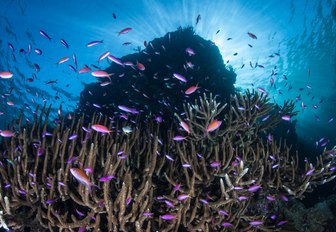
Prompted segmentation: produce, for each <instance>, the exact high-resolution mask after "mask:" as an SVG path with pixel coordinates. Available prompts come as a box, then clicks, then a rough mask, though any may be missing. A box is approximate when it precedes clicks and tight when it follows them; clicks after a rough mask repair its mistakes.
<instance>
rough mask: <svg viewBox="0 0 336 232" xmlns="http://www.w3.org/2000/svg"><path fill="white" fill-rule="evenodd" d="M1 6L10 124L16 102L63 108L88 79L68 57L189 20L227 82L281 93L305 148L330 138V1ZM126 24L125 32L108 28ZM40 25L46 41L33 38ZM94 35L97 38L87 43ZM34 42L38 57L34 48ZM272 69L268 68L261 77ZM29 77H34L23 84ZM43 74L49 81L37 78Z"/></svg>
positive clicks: (5, 117)
mask: <svg viewBox="0 0 336 232" xmlns="http://www.w3.org/2000/svg"><path fill="white" fill-rule="evenodd" d="M1 4H2V7H1V9H0V15H1V17H0V30H1V38H0V53H1V59H0V71H11V72H12V73H13V74H14V76H13V78H11V79H1V80H0V86H1V90H0V91H1V94H2V96H3V97H2V102H1V105H0V111H1V112H2V115H1V116H0V117H1V118H0V120H1V121H2V122H10V121H11V119H12V118H13V115H17V114H18V112H19V109H21V108H22V107H26V108H31V109H34V108H35V107H36V105H38V104H42V103H43V102H47V103H51V104H53V107H54V109H55V110H54V114H56V110H57V108H58V107H59V105H60V104H61V103H62V105H63V109H65V110H67V111H73V110H74V109H75V108H76V104H77V103H78V100H79V94H80V92H81V91H82V90H83V88H84V84H87V83H92V82H95V78H94V77H93V76H92V75H90V73H86V74H78V73H77V72H75V71H74V70H72V69H71V68H70V67H69V65H72V66H73V67H75V64H74V61H73V55H74V54H75V56H76V58H77V62H78V67H77V69H80V68H82V67H84V65H85V64H87V65H90V64H95V65H98V63H97V60H98V58H99V56H100V55H102V54H103V53H104V52H106V51H110V54H111V55H113V56H116V57H122V56H124V55H126V54H130V53H133V52H135V49H137V47H138V46H139V47H140V48H141V49H143V48H144V45H143V43H144V41H147V42H148V41H151V40H153V39H154V38H157V37H161V36H163V35H165V34H166V33H167V32H169V31H174V30H176V29H177V28H178V27H179V26H182V27H186V26H194V28H195V32H196V34H198V35H200V36H202V37H203V38H205V39H207V40H211V41H213V42H214V43H215V44H216V46H218V47H219V49H220V51H221V54H222V56H223V62H225V63H226V64H227V65H231V66H232V67H233V69H234V70H235V72H236V73H237V82H236V84H235V86H236V87H237V89H242V90H244V89H246V88H254V89H257V88H258V87H261V88H264V89H265V90H266V91H267V92H268V93H269V96H270V97H271V98H272V99H273V101H275V102H277V103H280V104H282V103H283V101H284V100H286V99H293V100H297V109H298V110H299V111H300V113H299V114H298V116H297V117H295V118H294V120H297V125H296V126H297V127H296V128H297V132H298V134H299V137H300V138H302V139H304V140H305V141H307V143H309V144H311V145H312V146H315V144H316V141H319V140H320V139H321V138H327V139H329V141H330V142H329V143H328V145H330V146H331V145H332V144H335V142H336V132H335V129H336V126H335V125H336V110H335V108H336V107H335V106H336V92H335V87H336V74H335V72H336V60H335V59H336V42H335V41H336V40H335V39H334V38H335V37H336V36H335V35H336V26H335V25H336V18H335V17H336V16H335V9H334V8H335V3H334V2H333V1H329V0H325V1H315V0H307V1H303V0H300V1H294V0H292V1H289V0H285V1H257V0H253V1H242V0H240V1H211V2H210V1H125V2H124V1H84V2H83V1H52V2H49V1H37V0H33V1H9V0H3V1H2V3H1ZM113 14H114V16H115V17H114V16H113ZM198 15H200V20H199V23H198V24H197V25H196V18H197V16H198ZM127 27H130V28H132V30H131V31H129V32H128V33H126V34H121V35H118V32H120V31H121V30H122V29H124V28H127ZM41 30H42V31H44V32H45V33H47V35H48V36H50V37H51V40H49V39H47V38H45V37H44V36H42V35H41V34H40V31H41ZM248 32H251V33H253V34H255V35H256V36H257V39H253V38H251V37H249V36H248V34H247V33H248ZM60 39H64V40H65V41H66V42H67V43H68V44H69V48H66V47H65V46H64V45H62V43H61V42H60ZM95 40H103V43H101V44H98V45H95V46H92V47H87V44H88V43H89V42H91V41H95ZM8 43H10V44H12V45H13V47H14V51H13V50H12V48H10V47H9V44H8ZM125 43H126V44H125ZM29 45H31V46H32V51H31V53H30V54H28V46H29ZM249 45H250V46H249ZM36 48H38V49H40V50H41V51H42V52H43V53H42V55H38V54H37V53H36V52H34V49H36ZM20 49H24V51H25V52H26V54H24V52H21V53H20ZM235 53H237V54H235ZM62 57H69V61H67V62H65V63H62V64H59V65H57V64H56V63H57V62H58V61H59V60H60V59H61V58H62ZM106 60H107V59H105V60H103V61H101V62H100V63H99V67H100V68H101V69H104V68H106V67H108V66H109V63H108V62H107V61H106ZM250 63H251V64H252V66H251V65H250ZM34 64H38V65H39V67H40V71H38V72H37V71H36V70H35V69H36V68H35V67H34ZM256 64H258V65H259V66H257V67H255V66H256ZM243 65H244V67H243V68H241V67H242V66H243ZM275 67H276V68H275ZM272 72H273V74H274V73H277V75H273V76H271V75H272ZM33 75H36V77H33ZM284 75H285V76H284ZM29 78H34V79H33V81H32V82H29V81H28V79H29ZM271 78H273V80H274V85H271V84H270V82H271V81H272V80H271ZM286 79H287V80H286ZM49 81H56V83H55V84H46V83H47V82H49ZM11 88H12V90H11ZM289 88H291V89H290V90H289ZM8 101H12V102H13V103H14V106H11V105H8V104H7V102H8ZM302 104H303V106H304V107H303V109H302ZM334 119H335V120H334ZM1 124H2V125H3V123H1Z"/></svg>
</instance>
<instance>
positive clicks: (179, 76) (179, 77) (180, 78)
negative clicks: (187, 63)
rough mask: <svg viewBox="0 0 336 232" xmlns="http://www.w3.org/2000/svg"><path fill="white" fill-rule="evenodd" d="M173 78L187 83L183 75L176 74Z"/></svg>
mask: <svg viewBox="0 0 336 232" xmlns="http://www.w3.org/2000/svg"><path fill="white" fill-rule="evenodd" d="M173 76H174V77H175V78H176V79H179V80H180V81H182V82H187V80H186V79H185V78H184V76H182V75H181V74H178V73H174V74H173Z"/></svg>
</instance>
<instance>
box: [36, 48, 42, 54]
mask: <svg viewBox="0 0 336 232" xmlns="http://www.w3.org/2000/svg"><path fill="white" fill-rule="evenodd" d="M34 52H35V53H36V54H37V55H42V50H41V49H38V48H35V49H34Z"/></svg>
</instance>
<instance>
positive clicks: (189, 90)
mask: <svg viewBox="0 0 336 232" xmlns="http://www.w3.org/2000/svg"><path fill="white" fill-rule="evenodd" d="M199 88H200V87H198V85H195V86H191V87H189V88H188V89H187V90H186V91H185V92H184V93H185V94H187V95H189V94H192V93H194V92H195V91H196V90H198V89H199Z"/></svg>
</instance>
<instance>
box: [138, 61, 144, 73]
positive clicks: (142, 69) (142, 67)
mask: <svg viewBox="0 0 336 232" xmlns="http://www.w3.org/2000/svg"><path fill="white" fill-rule="evenodd" d="M136 66H137V68H138V69H139V70H140V71H144V70H145V69H146V68H145V65H143V64H141V63H139V62H137V64H136Z"/></svg>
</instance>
